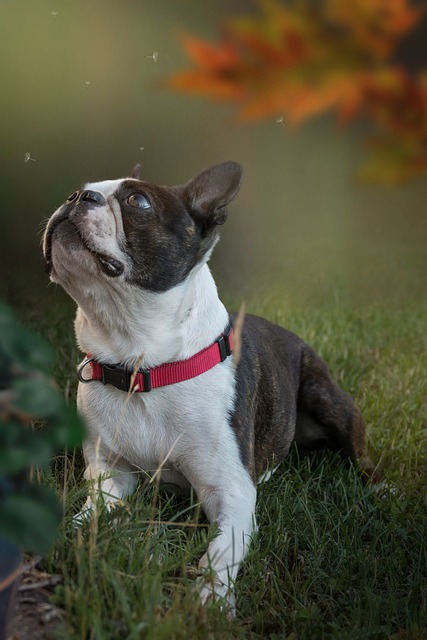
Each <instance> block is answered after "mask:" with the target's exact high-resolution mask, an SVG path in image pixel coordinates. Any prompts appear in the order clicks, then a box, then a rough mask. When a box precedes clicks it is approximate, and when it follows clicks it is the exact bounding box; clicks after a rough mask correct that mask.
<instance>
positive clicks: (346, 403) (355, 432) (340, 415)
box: [295, 346, 381, 482]
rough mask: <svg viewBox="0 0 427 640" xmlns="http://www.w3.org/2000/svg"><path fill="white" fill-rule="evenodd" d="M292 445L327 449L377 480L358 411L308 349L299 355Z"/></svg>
mask: <svg viewBox="0 0 427 640" xmlns="http://www.w3.org/2000/svg"><path fill="white" fill-rule="evenodd" d="M295 442H296V444H297V446H299V447H303V448H307V449H316V448H321V447H327V448H330V449H332V450H334V451H339V452H340V453H341V455H342V456H343V457H344V458H346V459H350V460H352V461H353V462H355V463H357V465H358V466H359V468H360V470H361V472H362V477H363V479H364V480H365V481H366V480H372V481H373V482H378V481H380V479H381V478H380V475H379V473H378V471H377V469H376V467H375V465H374V464H373V462H372V461H371V459H370V457H369V455H368V453H367V451H366V446H365V423H364V421H363V418H362V414H361V412H360V410H359V408H358V407H357V406H356V405H355V403H354V401H353V399H352V398H351V396H350V395H349V394H348V393H345V392H344V391H343V390H342V389H340V387H339V386H338V385H337V383H336V382H335V381H334V380H333V379H332V378H331V376H330V373H329V370H328V367H327V366H326V364H325V363H324V362H323V360H322V359H321V358H320V357H319V356H318V355H317V353H316V352H315V351H313V349H311V348H310V347H308V346H306V347H304V349H303V351H302V355H301V368H300V386H299V392H298V401H297V423H296V429H295Z"/></svg>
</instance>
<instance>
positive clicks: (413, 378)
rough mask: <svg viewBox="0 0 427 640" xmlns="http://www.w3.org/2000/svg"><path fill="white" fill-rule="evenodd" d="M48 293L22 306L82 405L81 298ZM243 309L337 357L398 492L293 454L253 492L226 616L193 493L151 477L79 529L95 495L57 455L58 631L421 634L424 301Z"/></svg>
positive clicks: (75, 460) (71, 463)
mask: <svg viewBox="0 0 427 640" xmlns="http://www.w3.org/2000/svg"><path fill="white" fill-rule="evenodd" d="M46 300H49V303H46V302H45V301H44V299H42V300H41V301H39V302H38V305H37V306H36V307H31V305H27V304H26V305H25V307H24V306H23V305H22V306H20V304H19V303H17V304H16V305H15V306H16V307H17V308H18V312H19V313H20V315H21V317H23V318H24V319H25V321H26V324H27V325H28V324H29V325H32V326H34V327H36V328H37V329H38V330H39V331H40V332H41V333H42V334H43V335H45V336H46V337H47V339H48V340H49V341H50V342H51V344H52V345H53V346H54V348H55V349H56V351H57V352H58V365H57V369H56V371H55V377H56V378H57V380H58V382H59V384H60V385H61V387H62V388H63V389H64V392H65V393H66V395H67V396H68V397H69V398H70V401H72V402H73V401H74V394H75V376H74V370H75V363H76V362H77V361H78V358H79V356H78V352H77V349H76V347H75V344H74V337H73V334H72V315H73V305H72V304H71V303H69V302H68V301H67V299H66V298H65V297H64V296H63V294H62V293H61V292H60V291H59V290H49V292H48V294H47V297H46ZM230 303H231V306H234V307H238V306H239V304H240V301H239V300H237V301H234V304H233V301H230ZM29 308H30V309H31V308H32V309H33V310H32V311H28V309H29ZM41 309H42V310H43V313H40V310H41ZM248 310H249V311H251V312H255V313H259V314H261V315H264V316H266V317H269V318H270V319H271V320H273V321H275V322H279V323H280V324H283V325H285V326H287V327H288V328H290V329H291V330H293V331H295V332H296V333H298V334H299V335H301V337H303V338H304V339H305V340H306V341H307V342H309V343H311V344H312V345H313V346H314V347H315V348H316V349H317V350H318V351H319V352H320V353H321V355H322V356H323V357H324V358H325V359H326V360H327V362H328V364H329V366H330V368H331V370H332V372H333V374H334V376H335V377H336V378H337V379H338V380H339V381H340V383H341V385H342V386H343V387H344V388H345V389H346V390H347V391H349V392H350V393H351V394H352V395H353V396H354V397H355V398H356V400H357V402H358V404H359V405H360V407H361V409H362V412H363V414H364V417H365V420H366V423H367V428H368V442H369V449H370V451H371V454H372V457H373V459H374V460H375V461H380V464H381V466H382V468H383V470H384V474H385V476H386V478H387V479H388V480H389V481H390V482H391V483H393V485H394V486H395V488H396V492H395V493H392V492H391V493H389V494H387V493H386V495H385V496H379V495H377V494H376V493H375V492H374V491H373V490H372V489H371V488H369V487H364V486H363V485H362V484H361V482H360V479H359V477H358V476H357V473H356V472H355V470H354V469H353V468H346V467H345V466H344V465H343V464H342V463H341V462H340V460H339V459H338V458H337V457H336V456H334V455H332V454H328V453H326V454H319V455H317V454H316V455H315V456H313V457H305V458H299V456H298V454H297V452H296V451H293V452H292V455H291V456H290V457H289V459H288V460H286V461H285V462H284V463H282V465H281V468H280V470H279V471H278V472H277V473H276V474H275V475H274V476H273V478H272V479H271V480H270V481H269V482H268V483H265V484H264V485H262V486H261V487H260V488H259V498H258V503H257V519H258V523H259V532H258V534H257V536H256V537H255V538H254V540H253V543H252V545H251V549H250V552H249V555H248V556H247V558H246V560H245V562H244V563H243V565H242V568H241V571H240V573H239V576H238V579H237V584H236V591H237V617H236V618H235V619H234V620H229V619H227V618H226V617H225V616H224V614H223V612H222V611H221V609H220V608H219V606H218V605H216V604H215V603H213V604H210V605H209V606H207V607H206V608H205V609H203V608H201V607H200V606H199V605H198V602H197V597H196V595H195V593H194V589H193V582H194V578H195V576H196V567H197V562H198V559H199V558H200V556H201V555H202V554H203V552H204V550H205V548H206V546H207V542H208V540H209V539H210V537H211V536H212V535H214V532H212V531H209V530H208V527H207V523H206V520H205V519H204V517H203V514H202V513H201V511H200V508H199V505H197V502H196V499H195V497H194V496H192V497H191V498H189V499H184V498H178V497H168V496H165V495H163V494H162V493H161V492H159V491H158V487H156V486H155V485H143V484H142V483H141V485H140V486H139V487H138V490H137V492H136V494H135V495H134V496H133V497H132V498H131V499H130V500H129V501H127V502H126V504H124V505H122V506H121V507H119V508H118V510H116V511H114V513H113V514H112V515H109V514H107V513H105V511H103V510H102V509H100V510H99V512H98V513H97V515H96V517H95V518H94V519H93V520H92V521H91V522H90V523H86V524H85V525H84V527H83V529H82V530H76V529H75V528H73V526H72V516H73V514H75V513H76V511H77V510H78V508H79V507H80V506H81V504H82V502H83V500H84V497H85V492H86V487H85V483H84V481H83V479H82V472H83V464H82V458H81V453H80V451H76V452H68V453H65V454H61V455H58V457H57V458H56V459H55V461H54V463H53V466H52V470H51V472H50V473H49V474H47V475H44V476H43V477H42V480H43V482H47V483H49V484H51V485H52V486H54V487H55V488H56V489H57V491H58V493H59V494H60V496H61V497H62V500H63V505H64V519H63V523H62V526H61V529H60V532H59V537H58V543H57V545H56V547H55V548H54V549H53V550H52V552H51V553H50V555H49V557H48V558H47V559H46V568H47V569H48V570H50V571H52V572H54V573H60V574H62V575H63V576H64V580H63V583H62V584H61V585H60V586H59V587H57V589H56V592H55V595H54V601H55V603H56V604H57V605H58V606H59V607H61V608H63V609H64V612H65V613H64V621H63V623H62V625H61V626H60V627H59V628H58V629H57V631H56V636H55V637H56V638H60V639H64V640H65V639H67V640H74V639H75V640H77V639H80V638H91V639H96V640H109V639H111V640H114V639H117V638H120V639H122V638H123V639H127V640H131V639H136V638H147V639H154V638H155V639H156V640H157V639H169V638H173V639H177V640H178V639H181V638H182V639H184V638H185V639H187V638H203V639H206V638H212V639H217V638H237V639H253V640H255V639H261V638H270V639H271V640H273V639H279V638H280V639H282V638H288V639H289V640H290V639H293V640H296V639H298V640H304V639H307V640H311V639H317V638H319V639H320V638H322V639H323V638H324V639H331V640H332V639H346V640H347V639H350V640H359V639H360V640H362V639H363V640H365V639H383V638H384V639H385V638H387V639H392V640H415V639H421V638H427V604H426V598H427V586H426V566H427V524H426V518H425V515H426V495H425V487H426V478H427V466H426V465H427V439H426V429H425V426H426V425H425V417H424V415H423V400H424V394H425V360H424V361H423V357H425V356H424V354H425V341H424V335H425V320H424V319H425V309H424V308H423V305H422V304H421V303H411V304H410V305H407V306H401V307H399V306H398V305H397V304H396V305H394V304H393V303H388V304H387V305H385V306H383V307H380V306H375V305H371V306H369V307H365V308H363V309H356V308H352V307H348V306H345V305H340V304H339V302H336V303H335V305H334V307H333V308H324V309H320V308H318V307H316V308H304V309H300V310H299V309H295V308H293V309H292V311H291V312H289V311H288V310H286V309H284V308H283V307H281V305H280V303H278V302H277V301H276V302H274V301H273V302H269V303H266V304H262V303H261V302H260V301H259V300H258V301H256V303H255V304H248ZM423 418H424V422H423ZM113 519H114V522H113V521H112V520H113Z"/></svg>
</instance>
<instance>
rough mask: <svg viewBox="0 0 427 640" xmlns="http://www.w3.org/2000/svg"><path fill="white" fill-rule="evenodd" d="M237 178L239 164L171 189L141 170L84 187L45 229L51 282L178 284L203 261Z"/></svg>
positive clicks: (220, 167)
mask: <svg viewBox="0 0 427 640" xmlns="http://www.w3.org/2000/svg"><path fill="white" fill-rule="evenodd" d="M241 178H242V168H241V166H240V165H239V164H237V163H235V162H225V163H223V164H219V165H216V166H214V167H211V168H209V169H206V170H205V171H203V173H201V174H200V175H198V176H197V177H196V178H194V179H193V180H190V181H189V182H188V183H186V184H184V185H180V186H176V187H164V186H158V185H156V184H152V183H150V182H145V181H143V180H140V179H139V166H137V167H136V168H135V170H134V172H133V173H132V177H130V178H123V179H120V180H105V181H103V182H94V183H88V184H86V185H85V186H84V187H83V189H82V190H80V191H76V192H74V193H73V194H72V195H70V197H69V198H68V200H67V201H66V202H65V203H64V204H63V205H62V206H61V207H59V209H58V210H57V211H55V213H54V214H53V215H52V217H51V218H50V220H49V222H48V224H47V227H46V230H45V234H44V239H43V253H44V257H45V260H46V265H47V270H48V272H49V274H50V277H51V279H52V280H53V281H54V282H59V283H60V284H62V285H63V286H64V287H65V288H66V289H68V288H70V287H71V286H72V288H73V289H75V288H76V287H78V286H79V282H81V283H82V286H88V285H89V286H90V282H91V281H92V280H96V279H97V280H99V279H100V278H101V280H107V281H110V282H112V279H115V282H116V283H117V284H118V282H119V281H120V280H123V281H124V282H126V283H127V284H132V285H136V286H138V287H141V288H142V289H146V290H149V291H154V292H163V291H166V290H168V289H170V288H172V287H174V286H176V285H177V284H179V283H180V282H182V281H183V280H185V279H186V277H187V276H188V275H189V273H190V272H191V271H192V270H193V269H194V268H195V267H196V265H199V264H203V263H204V262H206V260H208V258H209V256H210V253H211V251H212V249H213V247H214V245H215V243H216V241H217V239H218V225H221V224H223V223H224V222H225V220H226V218H227V205H228V203H229V202H230V201H231V200H232V198H233V197H234V196H235V195H236V193H237V191H238V190H239V187H240V182H241ZM67 285H69V286H67Z"/></svg>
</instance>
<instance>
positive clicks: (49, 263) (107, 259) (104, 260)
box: [44, 211, 124, 278]
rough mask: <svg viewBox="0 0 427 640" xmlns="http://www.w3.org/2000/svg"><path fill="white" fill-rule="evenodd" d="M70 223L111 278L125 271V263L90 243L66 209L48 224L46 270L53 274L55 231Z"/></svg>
mask: <svg viewBox="0 0 427 640" xmlns="http://www.w3.org/2000/svg"><path fill="white" fill-rule="evenodd" d="M66 223H67V224H68V225H69V227H70V229H71V230H72V231H73V233H74V235H75V237H76V238H78V239H79V240H80V242H81V243H82V245H83V246H84V248H85V249H86V250H87V251H88V252H89V253H90V254H91V255H92V256H93V257H94V258H95V259H96V261H97V262H98V264H99V266H100V267H101V271H102V272H103V273H104V274H105V275H107V276H109V277H110V278H117V277H118V276H120V275H121V274H122V273H123V271H124V264H123V263H122V262H120V261H119V260H117V259H116V258H113V257H112V256H110V255H108V254H105V253H100V252H99V251H96V250H95V249H93V248H92V247H90V246H89V245H88V242H87V240H86V239H85V238H84V236H83V234H82V233H81V231H80V229H79V228H78V227H77V225H76V224H74V223H73V221H72V220H70V217H69V212H68V211H64V212H63V213H62V214H60V215H59V216H58V217H57V218H56V219H55V220H54V221H53V222H52V224H50V225H49V226H48V229H47V232H46V236H45V241H44V258H45V268H46V272H47V273H48V274H49V275H51V273H52V270H53V260H52V245H53V236H54V233H55V231H57V229H58V227H59V226H60V225H62V224H66Z"/></svg>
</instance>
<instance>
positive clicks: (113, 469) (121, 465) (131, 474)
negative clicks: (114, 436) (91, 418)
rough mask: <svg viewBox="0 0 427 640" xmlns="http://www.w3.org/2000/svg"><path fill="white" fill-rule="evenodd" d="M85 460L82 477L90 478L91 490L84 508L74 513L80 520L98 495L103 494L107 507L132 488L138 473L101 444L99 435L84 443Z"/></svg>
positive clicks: (84, 516) (87, 514) (94, 502)
mask: <svg viewBox="0 0 427 640" xmlns="http://www.w3.org/2000/svg"><path fill="white" fill-rule="evenodd" d="M83 454H84V458H85V463H86V469H85V472H84V477H85V480H89V481H91V491H90V493H89V495H88V498H87V500H86V503H85V505H84V507H83V509H82V510H81V511H80V512H79V513H78V514H77V516H76V517H75V521H76V522H77V523H79V522H81V521H82V520H83V519H85V518H86V517H87V516H89V515H90V513H91V512H92V511H93V509H94V506H95V505H96V501H97V498H98V497H99V496H102V498H103V501H104V504H105V506H106V507H107V509H110V508H111V507H112V506H113V505H114V504H116V503H117V502H118V501H120V500H122V499H124V498H126V497H127V496H128V495H130V494H131V493H133V492H134V490H135V487H136V483H137V473H136V470H135V468H134V467H132V466H131V465H130V464H129V463H128V462H126V460H124V459H123V458H121V457H120V456H117V455H115V454H114V453H113V452H111V451H109V450H108V449H106V448H105V447H103V445H102V443H101V441H100V439H99V438H97V439H95V440H92V439H91V438H88V440H87V441H86V442H85V443H84V444H83Z"/></svg>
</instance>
